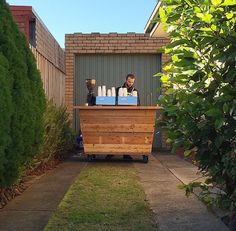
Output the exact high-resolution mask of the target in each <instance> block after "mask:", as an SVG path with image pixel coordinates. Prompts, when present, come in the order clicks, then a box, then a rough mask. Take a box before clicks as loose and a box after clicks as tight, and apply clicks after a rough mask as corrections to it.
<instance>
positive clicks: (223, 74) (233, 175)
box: [159, 0, 236, 210]
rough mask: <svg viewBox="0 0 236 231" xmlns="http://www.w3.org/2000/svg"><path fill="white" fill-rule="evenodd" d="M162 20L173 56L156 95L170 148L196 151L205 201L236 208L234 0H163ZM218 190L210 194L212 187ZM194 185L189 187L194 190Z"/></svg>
mask: <svg viewBox="0 0 236 231" xmlns="http://www.w3.org/2000/svg"><path fill="white" fill-rule="evenodd" d="M162 2H163V6H162V8H161V10H160V16H161V20H162V22H163V23H164V24H165V26H166V27H167V30H168V32H169V33H170V37H171V43H170V45H168V46H167V47H166V53H167V54H169V55H171V57H172V60H171V62H170V64H168V65H167V66H166V67H165V68H164V71H165V72H166V73H165V74H162V77H161V80H162V83H163V87H164V88H165V89H166V95H165V96H163V97H162V98H161V99H160V102H159V104H160V105H161V106H163V108H164V110H163V117H164V120H163V121H161V122H160V123H159V125H161V126H162V128H163V129H164V130H167V134H168V141H169V143H171V144H172V147H173V150H176V149H177V148H179V147H184V149H185V155H186V156H189V155H192V154H194V155H195V159H196V161H197V163H198V166H199V169H200V170H201V171H202V173H203V174H204V175H206V176H208V177H209V179H208V180H207V181H206V182H205V184H200V183H199V184H196V183H194V184H192V185H190V186H192V187H195V186H201V187H202V189H203V191H202V194H201V196H202V197H203V199H204V200H205V201H206V202H207V203H208V204H214V203H216V204H217V205H219V206H221V207H225V208H231V209H233V210H235V209H236V132H235V131H236V130H235V129H236V97H235V96H236V72H235V68H236V32H235V30H236V2H235V0H211V1H210V0H197V1H196V0H188V1H184V0H164V1H162ZM214 186H217V187H218V188H219V189H220V191H218V192H217V193H216V195H215V192H214V193H213V194H214V195H213V194H211V192H212V191H211V188H212V187H214ZM192 187H187V188H188V190H189V191H192Z"/></svg>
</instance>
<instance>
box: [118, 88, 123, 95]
mask: <svg viewBox="0 0 236 231" xmlns="http://www.w3.org/2000/svg"><path fill="white" fill-rule="evenodd" d="M118 94H119V96H123V88H119V92H118Z"/></svg>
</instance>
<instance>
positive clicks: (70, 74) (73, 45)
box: [65, 33, 169, 118]
mask: <svg viewBox="0 0 236 231" xmlns="http://www.w3.org/2000/svg"><path fill="white" fill-rule="evenodd" d="M167 43H169V39H166V38H151V37H150V36H149V34H137V33H127V34H118V33H109V34H100V33H92V34H82V33H75V34H66V37H65V49H66V86H65V104H66V106H67V110H68V112H69V113H70V116H71V118H72V115H73V101H74V99H73V97H74V92H73V90H74V69H75V63H74V61H75V55H76V54H157V53H160V48H162V47H163V46H165V45H166V44H167ZM163 59H167V57H166V56H165V55H163Z"/></svg>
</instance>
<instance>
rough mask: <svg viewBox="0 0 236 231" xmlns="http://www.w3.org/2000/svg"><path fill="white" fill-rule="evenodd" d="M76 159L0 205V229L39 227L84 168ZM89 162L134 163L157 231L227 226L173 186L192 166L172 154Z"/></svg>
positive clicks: (192, 172)
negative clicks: (144, 161) (132, 159)
mask: <svg viewBox="0 0 236 231" xmlns="http://www.w3.org/2000/svg"><path fill="white" fill-rule="evenodd" d="M78 160H79V159H78V158H77V159H76V158H74V160H71V161H67V162H65V163H63V164H60V165H59V166H58V167H57V168H56V169H54V170H52V171H50V172H48V174H46V175H44V176H43V177H41V178H40V179H39V180H36V181H35V182H34V184H33V185H32V186H31V187H30V188H28V189H27V190H26V191H25V192H24V193H23V194H22V195H21V196H19V197H16V198H15V199H14V200H13V201H11V202H10V203H9V204H8V205H7V206H6V207H5V208H4V209H2V210H0V230H1V231H18V230H19V231H42V230H43V228H44V227H45V225H46V224H47V222H48V220H49V218H50V216H51V215H52V213H53V212H54V211H55V210H56V208H57V206H58V205H59V203H60V201H61V200H62V198H63V196H64V195H65V193H66V192H67V190H68V189H69V187H70V185H71V184H72V183H73V181H74V179H75V177H76V176H77V175H78V174H79V173H80V171H81V170H82V169H83V168H84V167H86V165H87V162H83V161H78ZM93 164H96V165H104V164H108V165H114V166H117V167H121V166H127V165H128V166H133V167H135V168H136V169H137V171H138V174H139V177H140V182H141V184H142V185H143V187H144V190H145V193H146V196H147V200H148V201H149V204H150V206H151V208H152V210H153V211H154V213H155V214H156V219H157V222H158V224H159V227H160V231H190V230H191V231H228V229H227V228H226V226H225V225H224V224H223V223H222V222H221V221H220V219H219V218H216V217H215V216H214V215H213V214H212V213H210V212H208V211H207V209H206V207H205V206H204V205H203V204H202V203H201V202H200V201H199V200H197V198H196V197H195V196H191V197H190V198H186V197H185V195H184V192H183V191H182V190H179V189H178V188H177V185H179V184H181V182H185V183H187V182H189V181H190V180H192V179H195V177H196V171H197V169H196V167H194V166H193V165H191V164H190V163H188V162H186V161H184V160H182V159H180V158H178V157H176V156H173V155H166V154H163V155H156V156H155V157H154V156H151V157H150V161H149V163H148V164H144V163H142V162H141V161H133V162H132V161H131V162H128V161H122V160H114V161H107V162H105V163H104V161H103V160H98V161H95V163H92V165H93ZM89 165H90V163H89ZM95 231H96V230H95Z"/></svg>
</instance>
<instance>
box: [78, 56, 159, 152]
mask: <svg viewBox="0 0 236 231" xmlns="http://www.w3.org/2000/svg"><path fill="white" fill-rule="evenodd" d="M160 69H161V55H159V54H128V55H127V54H102V55H101V54H91V55H90V54H88V55H84V54H83V55H77V56H76V57H75V82H74V84H75V85H74V105H84V104H85V103H86V97H87V93H88V90H87V88H86V84H85V79H88V78H94V79H96V86H101V85H106V86H107V88H110V87H113V86H114V87H119V86H121V85H123V83H124V82H125V77H126V75H127V74H128V73H133V74H134V75H135V76H136V81H135V87H136V88H137V89H138V91H139V94H140V101H141V105H148V106H149V105H156V102H157V98H158V97H159V87H160V82H159V79H158V78H157V77H153V75H154V74H156V73H157V72H159V71H160ZM95 93H96V94H97V87H96V91H95ZM78 119H79V118H78V115H77V114H76V113H74V127H75V129H76V130H77V131H78V129H79V120H78ZM155 133H157V131H156V132H155ZM153 146H154V148H157V147H160V135H157V134H156V135H155V139H154V144H153Z"/></svg>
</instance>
